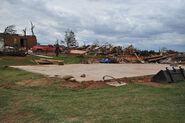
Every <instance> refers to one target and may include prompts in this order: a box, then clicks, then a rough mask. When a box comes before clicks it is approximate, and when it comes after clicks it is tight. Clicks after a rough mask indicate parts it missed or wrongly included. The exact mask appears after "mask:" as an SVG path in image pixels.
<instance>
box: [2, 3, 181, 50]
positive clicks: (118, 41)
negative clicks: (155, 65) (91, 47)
mask: <svg viewBox="0 0 185 123" xmlns="http://www.w3.org/2000/svg"><path fill="white" fill-rule="evenodd" d="M0 8H1V10H0V31H1V32H2V31H4V28H5V27H6V26H7V25H12V24H14V25H16V28H17V30H18V33H20V34H21V33H22V29H23V28H25V27H26V28H27V30H28V32H27V33H28V34H30V33H31V32H30V23H29V21H30V20H31V21H32V22H33V23H34V24H35V26H36V27H35V34H36V36H37V39H38V42H40V43H41V44H48V43H55V41H56V39H57V38H58V39H60V40H64V35H65V31H66V30H67V29H72V30H73V31H74V32H75V34H76V38H77V40H78V42H79V43H80V44H83V42H85V43H86V44H90V43H92V42H94V41H95V40H98V41H100V42H110V43H112V44H114V45H122V46H124V47H126V46H127V45H128V44H133V45H134V46H135V47H137V48H139V49H153V50H158V49H159V48H161V47H167V48H168V49H173V50H177V51H183V52H185V0H0Z"/></svg>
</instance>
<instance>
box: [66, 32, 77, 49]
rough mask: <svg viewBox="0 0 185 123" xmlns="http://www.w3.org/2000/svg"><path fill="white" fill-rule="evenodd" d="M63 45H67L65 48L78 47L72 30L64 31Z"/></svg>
mask: <svg viewBox="0 0 185 123" xmlns="http://www.w3.org/2000/svg"><path fill="white" fill-rule="evenodd" d="M65 43H66V45H67V48H76V47H78V42H77V40H76V38H75V34H74V32H73V31H72V30H68V31H66V34H65Z"/></svg>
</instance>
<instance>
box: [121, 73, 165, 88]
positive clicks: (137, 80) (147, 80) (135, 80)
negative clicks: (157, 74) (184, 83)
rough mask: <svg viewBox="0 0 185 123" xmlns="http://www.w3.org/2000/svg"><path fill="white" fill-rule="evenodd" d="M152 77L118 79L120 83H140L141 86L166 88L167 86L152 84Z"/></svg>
mask: <svg viewBox="0 0 185 123" xmlns="http://www.w3.org/2000/svg"><path fill="white" fill-rule="evenodd" d="M153 76H154V75H148V76H139V77H130V78H122V79H120V80H121V81H122V82H125V83H128V84H129V83H141V84H143V85H148V86H157V87H159V86H166V85H167V84H164V83H156V82H152V78H153Z"/></svg>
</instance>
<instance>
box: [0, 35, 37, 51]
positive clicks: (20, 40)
mask: <svg viewBox="0 0 185 123" xmlns="http://www.w3.org/2000/svg"><path fill="white" fill-rule="evenodd" d="M0 40H1V41H4V46H12V47H13V46H15V44H16V45H17V46H18V47H19V48H25V47H26V48H32V47H33V46H36V45H37V38H36V36H34V35H25V36H23V35H18V34H5V33H0Z"/></svg>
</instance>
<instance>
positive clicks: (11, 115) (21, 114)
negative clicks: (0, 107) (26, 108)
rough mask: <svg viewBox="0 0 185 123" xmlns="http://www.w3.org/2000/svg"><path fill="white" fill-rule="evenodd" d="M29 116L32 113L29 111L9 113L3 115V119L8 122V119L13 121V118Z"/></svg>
mask: <svg viewBox="0 0 185 123" xmlns="http://www.w3.org/2000/svg"><path fill="white" fill-rule="evenodd" d="M30 116H32V114H30V113H24V114H23V113H18V114H10V115H7V116H5V117H4V120H5V121H6V122H10V121H13V120H15V119H20V118H26V117H30Z"/></svg>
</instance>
